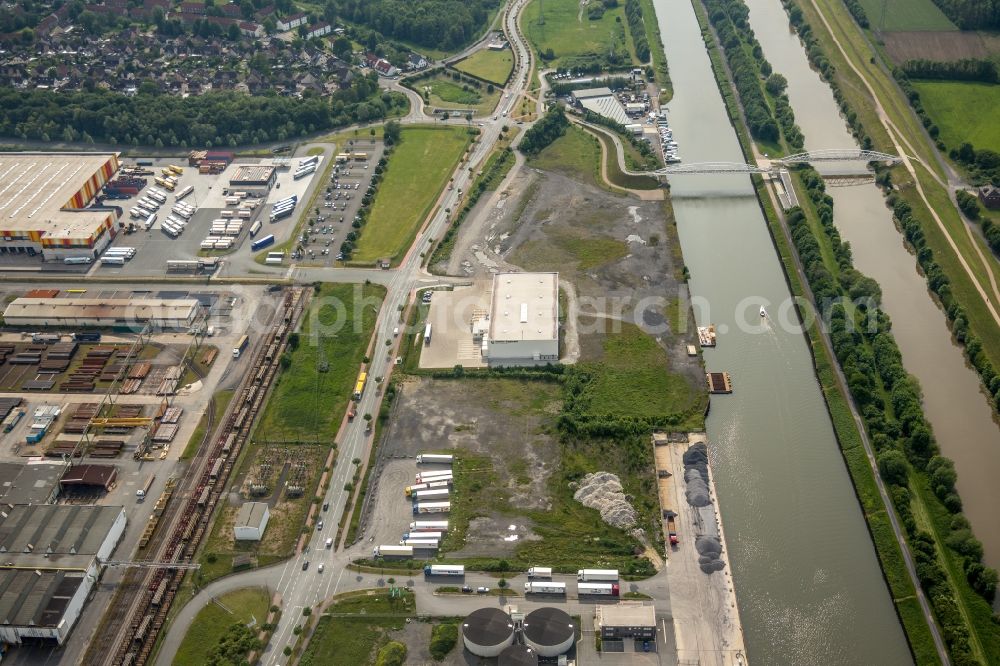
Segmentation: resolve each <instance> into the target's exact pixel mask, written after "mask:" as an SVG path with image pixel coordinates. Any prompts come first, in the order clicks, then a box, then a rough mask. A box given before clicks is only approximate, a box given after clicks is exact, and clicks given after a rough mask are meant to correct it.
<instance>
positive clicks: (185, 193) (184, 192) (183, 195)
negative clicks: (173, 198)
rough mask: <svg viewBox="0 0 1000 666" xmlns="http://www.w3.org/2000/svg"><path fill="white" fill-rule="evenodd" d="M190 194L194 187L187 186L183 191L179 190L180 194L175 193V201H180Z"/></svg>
mask: <svg viewBox="0 0 1000 666" xmlns="http://www.w3.org/2000/svg"><path fill="white" fill-rule="evenodd" d="M192 192H194V186H193V185H188V186H187V187H185V188H184V189H183V190H181V191H180V192H178V193H177V200H178V201H180V200H181V199H183V198H184V197H186V196H187V195H189V194H191V193H192Z"/></svg>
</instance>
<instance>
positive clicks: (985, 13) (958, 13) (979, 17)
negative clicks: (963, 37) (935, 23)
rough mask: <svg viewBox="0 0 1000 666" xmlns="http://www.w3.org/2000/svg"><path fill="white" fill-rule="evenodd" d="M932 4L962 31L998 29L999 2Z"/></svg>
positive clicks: (938, 0)
mask: <svg viewBox="0 0 1000 666" xmlns="http://www.w3.org/2000/svg"><path fill="white" fill-rule="evenodd" d="M934 4H935V5H937V6H938V8H939V9H940V10H941V11H942V12H944V14H945V16H947V17H948V18H950V19H951V21H952V23H954V24H955V25H957V26H958V27H959V28H961V29H962V30H996V29H997V28H1000V0H934Z"/></svg>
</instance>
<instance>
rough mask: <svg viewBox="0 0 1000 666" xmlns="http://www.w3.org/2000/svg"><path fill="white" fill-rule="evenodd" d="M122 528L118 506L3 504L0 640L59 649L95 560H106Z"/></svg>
mask: <svg viewBox="0 0 1000 666" xmlns="http://www.w3.org/2000/svg"><path fill="white" fill-rule="evenodd" d="M125 525H126V520H125V507H122V506H83V505H70V504H59V505H55V504H43V505H25V504H16V505H5V506H4V510H3V511H2V512H0V551H2V552H3V558H2V560H0V641H2V642H6V643H13V644H18V643H21V642H23V641H24V640H25V639H32V640H38V639H42V640H48V641H53V642H55V643H56V644H59V645H61V644H62V643H63V642H64V641H65V640H66V638H67V636H69V633H70V631H71V630H72V629H73V625H74V624H75V623H76V621H77V620H78V619H79V617H80V613H81V612H82V610H83V607H84V604H85V603H86V601H87V597H88V595H89V594H90V591H91V589H92V588H93V585H94V582H95V581H97V580H98V578H99V577H100V567H101V565H100V561H104V560H108V559H109V558H110V557H111V554H112V553H113V552H114V550H115V547H116V546H117V545H118V541H119V539H121V536H122V534H123V533H124V532H125Z"/></svg>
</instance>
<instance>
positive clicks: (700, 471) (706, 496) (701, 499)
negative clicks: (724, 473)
mask: <svg viewBox="0 0 1000 666" xmlns="http://www.w3.org/2000/svg"><path fill="white" fill-rule="evenodd" d="M684 481H685V484H686V487H687V490H686V495H687V501H688V504H690V505H691V506H699V507H700V506H708V505H709V504H711V503H712V499H711V494H710V493H709V492H708V447H706V446H705V444H704V443H703V442H698V443H697V444H693V445H692V446H691V447H689V448H688V450H687V451H685V452H684Z"/></svg>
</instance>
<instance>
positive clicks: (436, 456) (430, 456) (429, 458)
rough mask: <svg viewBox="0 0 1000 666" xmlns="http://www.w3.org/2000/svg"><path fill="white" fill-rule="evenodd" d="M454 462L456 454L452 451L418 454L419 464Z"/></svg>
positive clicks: (447, 463) (446, 463)
mask: <svg viewBox="0 0 1000 666" xmlns="http://www.w3.org/2000/svg"><path fill="white" fill-rule="evenodd" d="M453 462H455V456H453V455H451V454H450V453H421V454H420V455H418V456H417V464H418V465H420V464H424V465H451V464H452V463H453Z"/></svg>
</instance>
